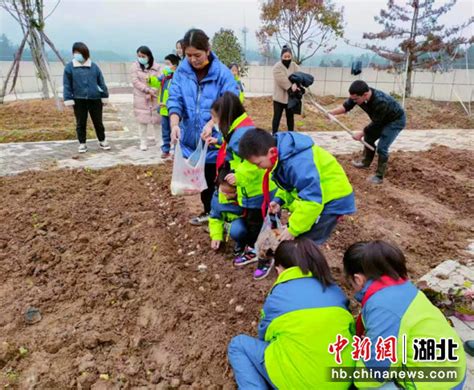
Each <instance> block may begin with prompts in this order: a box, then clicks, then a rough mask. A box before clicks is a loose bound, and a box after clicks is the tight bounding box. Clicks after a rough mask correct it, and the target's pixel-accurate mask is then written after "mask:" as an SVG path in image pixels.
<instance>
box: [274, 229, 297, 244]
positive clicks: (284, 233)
mask: <svg viewBox="0 0 474 390" xmlns="http://www.w3.org/2000/svg"><path fill="white" fill-rule="evenodd" d="M294 239H295V236H294V235H293V234H291V233H290V232H289V231H288V226H285V227H284V228H282V229H281V231H280V236H279V237H278V241H280V242H281V241H292V240H294Z"/></svg>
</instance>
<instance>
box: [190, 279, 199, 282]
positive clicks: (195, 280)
mask: <svg viewBox="0 0 474 390" xmlns="http://www.w3.org/2000/svg"><path fill="white" fill-rule="evenodd" d="M191 280H192V281H193V282H194V283H197V282H198V281H199V280H197V279H196V278H192V279H191Z"/></svg>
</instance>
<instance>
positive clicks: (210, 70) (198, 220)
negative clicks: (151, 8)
mask: <svg viewBox="0 0 474 390" xmlns="http://www.w3.org/2000/svg"><path fill="white" fill-rule="evenodd" d="M182 47H183V50H184V53H185V56H186V60H184V61H183V62H182V63H181V65H180V66H179V67H178V69H177V70H176V71H175V73H174V76H173V82H172V83H171V87H170V91H169V98H168V101H167V103H166V106H167V108H168V112H169V117H170V124H171V139H172V142H173V143H176V142H177V140H179V141H180V146H181V149H182V151H183V155H184V157H186V158H187V157H189V156H190V155H191V154H192V152H194V151H195V150H196V148H197V146H198V143H199V142H202V141H201V133H202V132H203V130H205V131H206V132H211V129H212V131H213V132H214V135H217V130H215V129H213V128H214V123H213V122H212V118H211V106H212V103H213V102H214V101H215V100H216V99H217V98H219V97H220V96H222V95H223V94H224V92H227V91H229V92H232V93H234V94H235V95H236V96H239V88H238V86H237V83H236V82H235V79H234V76H233V75H232V73H231V72H230V70H229V69H228V68H227V66H225V65H224V64H223V63H222V62H220V61H219V59H218V58H217V56H216V55H215V54H214V53H213V52H212V51H211V47H210V45H209V38H208V36H207V35H206V34H205V33H204V31H202V30H199V29H191V30H189V31H188V32H187V33H186V35H185V36H184V38H183V40H182ZM216 157H217V149H215V147H214V146H210V147H209V149H208V152H207V157H206V167H205V175H206V182H207V186H208V188H207V190H204V191H203V192H201V202H202V203H203V206H204V212H203V213H202V214H201V215H199V216H197V217H195V218H193V219H192V220H191V221H190V222H191V224H193V225H202V224H204V223H207V220H208V215H209V212H210V210H211V200H212V194H213V193H214V189H215V184H214V180H215V177H216Z"/></svg>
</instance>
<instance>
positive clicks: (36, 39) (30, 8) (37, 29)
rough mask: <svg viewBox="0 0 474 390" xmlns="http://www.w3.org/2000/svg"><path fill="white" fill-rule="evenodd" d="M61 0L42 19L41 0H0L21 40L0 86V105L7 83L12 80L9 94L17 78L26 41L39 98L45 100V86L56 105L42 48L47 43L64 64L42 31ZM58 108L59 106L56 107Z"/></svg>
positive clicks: (57, 100)
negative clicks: (18, 28)
mask: <svg viewBox="0 0 474 390" xmlns="http://www.w3.org/2000/svg"><path fill="white" fill-rule="evenodd" d="M60 1H61V0H58V1H57V3H56V5H55V6H54V8H53V10H52V11H51V12H50V13H49V14H48V15H47V16H46V17H44V2H43V0H0V7H1V8H3V9H4V10H5V11H6V12H8V13H9V14H10V16H11V17H12V18H13V19H15V20H16V21H17V23H18V24H19V25H20V28H21V30H22V32H23V39H22V41H21V44H20V46H19V47H18V50H17V52H16V53H15V56H14V59H13V62H12V64H11V66H10V69H9V70H8V72H7V75H6V78H5V81H4V83H3V87H2V89H1V91H0V104H3V101H4V98H5V95H6V94H7V88H8V83H9V81H10V78H11V77H13V78H12V85H11V88H10V91H9V92H12V91H13V90H14V89H15V85H16V81H17V79H18V72H19V70H20V61H21V57H22V55H23V52H24V49H25V44H26V43H27V42H28V46H29V47H30V51H31V56H32V59H33V63H34V65H35V68H36V72H37V75H38V78H39V79H40V80H41V85H42V94H43V98H45V99H47V98H49V89H50V88H49V87H51V91H52V92H53V95H54V97H55V98H56V102H57V103H58V102H59V99H58V95H57V92H56V88H55V85H54V84H53V81H52V78H51V72H50V71H49V63H48V59H47V56H46V51H45V45H46V44H47V45H48V46H49V47H50V48H51V49H52V50H53V52H54V53H55V54H56V56H57V57H58V58H59V60H60V61H61V62H62V63H63V64H65V62H64V60H63V59H62V57H61V55H60V54H59V52H58V50H57V49H56V47H55V46H54V45H53V43H52V41H51V40H50V39H49V38H48V36H47V35H46V33H45V32H44V27H45V20H46V19H47V18H48V17H49V16H51V14H52V13H53V12H54V11H55V10H56V8H57V7H58V5H59V3H60ZM58 107H59V104H58Z"/></svg>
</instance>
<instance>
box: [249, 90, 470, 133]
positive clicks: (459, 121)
mask: <svg viewBox="0 0 474 390" xmlns="http://www.w3.org/2000/svg"><path fill="white" fill-rule="evenodd" d="M315 98H316V101H317V102H318V103H319V104H320V105H322V106H323V107H324V108H326V109H327V110H331V109H333V108H335V107H337V106H339V105H341V104H342V103H343V102H344V99H343V98H336V97H334V96H316V97H315ZM272 104H273V103H272V98H271V97H259V98H251V99H246V100H245V102H244V105H245V108H246V109H247V111H248V112H249V114H250V116H251V117H252V119H253V120H254V121H255V123H256V124H257V125H258V126H260V127H263V128H264V129H271V127H272V115H273V112H272V110H273V109H272V107H273V106H272ZM406 112H407V126H406V128H407V129H474V117H471V118H469V116H468V115H467V114H466V111H464V109H463V108H462V106H461V104H459V103H457V102H437V101H433V100H428V99H421V98H409V99H407V101H406ZM304 114H305V116H304V117H303V116H301V115H296V116H295V127H296V130H300V131H335V130H343V129H342V128H341V127H340V126H339V125H337V124H336V123H332V122H330V121H329V120H328V119H327V118H326V117H325V116H324V115H323V114H321V113H320V112H318V111H317V110H316V109H314V108H311V106H310V105H309V103H307V104H305V112H304ZM337 118H338V119H339V120H340V121H341V122H342V123H344V124H345V125H346V126H348V127H349V128H350V129H351V130H354V131H355V130H362V129H363V128H364V127H365V126H367V124H368V123H369V122H370V119H369V117H368V116H367V114H366V113H365V112H364V111H362V110H361V109H360V108H358V107H355V108H354V109H353V110H352V111H351V112H350V113H349V114H346V115H339V116H338V117H337ZM280 129H282V130H286V129H287V127H286V119H285V115H284V114H283V118H282V120H281V126H280Z"/></svg>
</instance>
